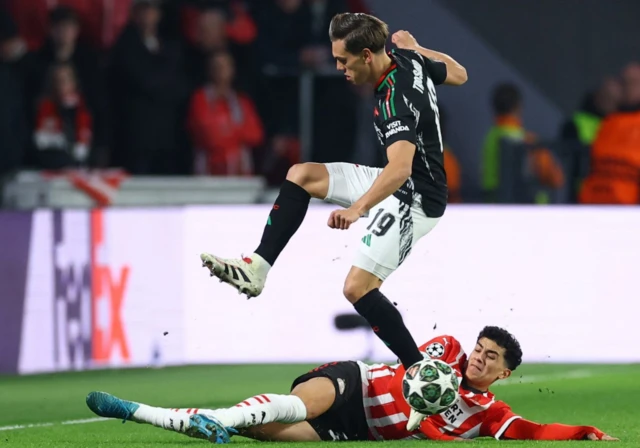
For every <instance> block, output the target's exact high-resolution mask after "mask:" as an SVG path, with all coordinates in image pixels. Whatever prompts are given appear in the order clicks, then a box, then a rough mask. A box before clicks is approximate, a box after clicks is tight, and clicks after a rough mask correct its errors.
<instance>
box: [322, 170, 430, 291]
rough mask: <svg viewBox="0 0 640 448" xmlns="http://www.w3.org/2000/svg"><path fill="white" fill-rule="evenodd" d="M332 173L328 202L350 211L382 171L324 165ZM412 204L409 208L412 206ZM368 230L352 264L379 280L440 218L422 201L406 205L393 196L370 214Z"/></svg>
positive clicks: (393, 269)
mask: <svg viewBox="0 0 640 448" xmlns="http://www.w3.org/2000/svg"><path fill="white" fill-rule="evenodd" d="M325 166H326V167H327V170H328V171H329V191H328V193H327V197H326V198H325V199H324V200H325V201H326V202H330V203H332V204H336V205H340V206H342V207H345V208H348V207H350V206H351V204H353V203H354V202H356V201H357V200H358V199H360V197H361V196H362V195H363V194H364V193H366V192H367V191H368V190H369V188H370V187H371V185H373V182H374V181H375V180H376V178H377V177H378V176H379V175H380V173H381V172H382V168H372V167H368V166H363V165H356V164H352V163H325ZM409 204H410V205H409ZM361 219H363V220H366V222H365V224H366V229H365V231H364V234H363V236H362V239H361V241H360V243H359V244H358V251H357V253H356V256H355V260H354V262H353V266H356V267H358V268H360V269H362V270H365V271H367V272H370V273H372V274H373V275H375V276H376V277H378V278H379V279H380V280H383V281H384V280H386V278H387V277H388V276H389V275H391V273H392V272H393V271H395V270H396V269H397V268H398V266H400V265H401V264H402V262H403V261H404V260H405V258H406V257H407V256H408V255H409V253H410V252H411V249H413V247H414V246H415V244H416V243H417V242H418V240H420V238H422V237H423V236H425V235H426V234H427V233H429V232H430V231H431V229H433V228H434V227H435V225H436V224H437V223H438V221H439V220H440V218H429V217H427V215H425V213H424V210H422V206H421V204H420V201H419V200H415V199H414V198H411V199H409V198H408V200H407V201H406V202H405V201H401V200H400V199H398V198H396V197H395V196H393V195H391V196H389V197H388V198H386V199H385V200H383V201H382V202H380V203H379V204H378V205H376V206H375V207H373V208H372V209H371V210H370V211H369V216H368V217H366V218H361Z"/></svg>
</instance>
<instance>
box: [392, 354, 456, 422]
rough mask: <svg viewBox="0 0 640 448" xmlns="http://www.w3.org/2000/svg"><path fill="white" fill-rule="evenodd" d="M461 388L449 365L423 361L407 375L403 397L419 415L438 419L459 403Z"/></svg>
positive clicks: (434, 361)
mask: <svg viewBox="0 0 640 448" xmlns="http://www.w3.org/2000/svg"><path fill="white" fill-rule="evenodd" d="M459 385H460V384H459V382H458V377H457V376H456V373H455V371H454V370H453V368H452V367H451V366H450V365H449V364H447V363H445V362H443V361H439V360H437V359H423V360H422V361H419V362H417V363H415V364H414V365H412V366H411V367H409V368H408V369H407V371H406V372H405V374H404V378H403V379H402V395H403V396H404V399H405V400H406V401H407V403H408V404H409V406H411V408H412V409H414V410H415V411H417V412H419V413H421V414H424V415H435V414H440V413H442V412H444V411H446V410H447V409H449V408H450V407H451V406H453V405H454V404H455V403H456V402H457V401H458V399H459V398H460V394H459V392H458V387H459Z"/></svg>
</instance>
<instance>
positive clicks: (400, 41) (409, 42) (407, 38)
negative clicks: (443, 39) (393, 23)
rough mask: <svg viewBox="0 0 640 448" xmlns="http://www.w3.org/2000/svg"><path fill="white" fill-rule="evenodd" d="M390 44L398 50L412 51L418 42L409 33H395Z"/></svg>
mask: <svg viewBox="0 0 640 448" xmlns="http://www.w3.org/2000/svg"><path fill="white" fill-rule="evenodd" d="M391 42H393V43H394V44H395V46H396V47H398V48H406V49H408V50H413V49H415V48H416V47H417V46H418V41H417V40H416V38H415V37H413V35H412V34H411V33H410V32H409V31H404V30H402V31H397V32H395V33H393V36H391Z"/></svg>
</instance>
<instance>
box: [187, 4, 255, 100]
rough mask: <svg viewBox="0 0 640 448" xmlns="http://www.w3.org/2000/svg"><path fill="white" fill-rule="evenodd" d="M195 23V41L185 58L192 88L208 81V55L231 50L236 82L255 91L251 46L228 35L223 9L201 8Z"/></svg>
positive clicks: (244, 89)
mask: <svg viewBox="0 0 640 448" xmlns="http://www.w3.org/2000/svg"><path fill="white" fill-rule="evenodd" d="M195 24H196V26H195V30H196V39H195V43H194V45H191V46H190V47H189V49H188V52H187V57H186V63H187V73H188V74H189V78H190V81H191V85H192V88H194V89H195V88H198V87H201V86H203V85H204V84H205V83H207V82H208V80H209V74H208V60H209V56H210V55H211V54H213V53H215V52H218V51H229V52H230V53H231V54H232V56H233V58H234V60H235V64H236V67H237V69H238V70H237V76H236V84H237V85H238V86H240V87H241V89H242V90H243V91H251V92H253V89H252V87H253V84H255V79H254V78H255V74H254V73H253V72H254V71H255V70H254V69H253V70H252V64H253V61H252V59H253V55H252V52H251V48H249V47H247V46H245V45H239V44H238V43H236V42H235V41H233V40H232V39H230V38H229V36H228V28H227V23H226V16H225V12H224V9H219V8H216V9H214V8H208V9H204V10H202V11H200V12H199V14H198V16H197V21H196V23H195ZM254 28H255V27H254Z"/></svg>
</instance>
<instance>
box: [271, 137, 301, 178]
mask: <svg viewBox="0 0 640 448" xmlns="http://www.w3.org/2000/svg"><path fill="white" fill-rule="evenodd" d="M262 156H263V157H262V159H261V162H262V163H261V174H262V175H263V176H265V178H266V179H267V184H268V185H270V186H280V185H282V182H284V180H285V179H286V177H287V172H288V171H289V168H291V167H292V166H293V165H295V164H296V163H300V162H301V160H300V140H299V139H298V137H297V136H296V135H289V134H284V133H283V134H278V135H275V136H274V137H273V138H272V139H271V142H270V145H269V146H268V147H267V148H266V150H265V151H264V153H263V154H262Z"/></svg>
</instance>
